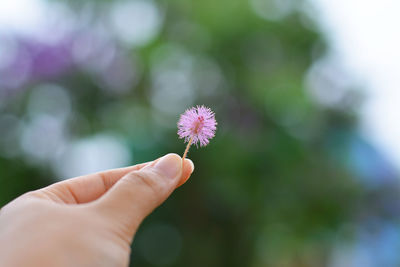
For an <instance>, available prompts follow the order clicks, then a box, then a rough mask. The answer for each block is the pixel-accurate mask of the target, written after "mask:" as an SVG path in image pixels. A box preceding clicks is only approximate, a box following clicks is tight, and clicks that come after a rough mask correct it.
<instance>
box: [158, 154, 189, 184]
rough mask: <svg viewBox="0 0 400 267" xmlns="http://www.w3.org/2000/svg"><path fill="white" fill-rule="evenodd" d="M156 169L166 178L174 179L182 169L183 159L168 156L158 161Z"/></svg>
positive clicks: (175, 155)
mask: <svg viewBox="0 0 400 267" xmlns="http://www.w3.org/2000/svg"><path fill="white" fill-rule="evenodd" d="M154 168H155V169H156V170H157V172H158V173H160V174H161V175H164V176H165V177H166V178H169V179H174V178H176V177H177V176H178V174H179V173H180V172H181V169H182V158H181V157H180V156H178V155H177V154H168V155H165V156H164V157H162V158H161V159H160V160H158V161H157V163H156V165H155V166H154Z"/></svg>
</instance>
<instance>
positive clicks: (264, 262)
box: [0, 0, 364, 267]
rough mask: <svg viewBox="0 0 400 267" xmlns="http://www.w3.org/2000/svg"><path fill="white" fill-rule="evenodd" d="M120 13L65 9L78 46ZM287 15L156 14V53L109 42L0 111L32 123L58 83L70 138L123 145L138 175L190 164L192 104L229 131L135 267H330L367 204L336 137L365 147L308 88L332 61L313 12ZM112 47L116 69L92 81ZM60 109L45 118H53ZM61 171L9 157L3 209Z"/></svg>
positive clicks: (204, 158)
mask: <svg viewBox="0 0 400 267" xmlns="http://www.w3.org/2000/svg"><path fill="white" fill-rule="evenodd" d="M114 2H115V1H92V2H91V1H61V3H64V4H66V5H67V6H68V7H70V8H71V10H74V12H75V16H76V17H75V19H76V20H77V22H78V24H79V23H82V25H81V26H82V29H79V28H78V30H77V31H76V33H74V34H72V35H71V36H69V38H70V40H74V39H76V38H81V37H82V36H83V37H86V36H90V33H91V31H92V29H93V32H95V30H94V29H97V28H96V27H98V26H99V25H103V26H104V25H107V23H108V17H107V16H108V15H107V14H108V13H107V11H108V9H109V7H110V5H112V4H113V3H114ZM253 2H260V1H253ZM265 2H268V1H267V0H266V1H265ZM286 2H288V3H290V5H293V6H294V7H293V10H291V11H290V12H288V13H287V14H286V15H284V16H282V17H280V18H279V19H273V20H268V19H264V18H262V17H260V16H258V15H257V14H256V13H257V12H255V10H254V6H253V5H252V4H251V3H250V2H249V1H245V0H234V1H228V0H222V1H217V2H216V1H211V0H202V1H184V0H171V1H158V2H150V3H152V4H153V5H156V6H158V8H159V9H158V10H160V12H159V16H160V17H161V27H160V30H159V32H158V34H157V35H156V36H155V37H154V38H153V39H152V40H151V41H149V42H147V43H146V44H145V45H137V46H136V45H129V44H127V43H124V42H121V41H120V40H118V38H117V37H116V36H114V34H113V32H112V30H110V32H111V33H109V36H108V35H107V36H108V37H107V38H105V40H106V41H104V40H103V41H104V43H105V44H106V45H104V43H97V44H96V43H95V44H93V46H94V47H95V46H96V45H97V46H99V47H97V48H96V47H95V48H93V47H92V48H90V49H92V50H93V51H95V49H98V50H96V51H97V52H93V53H94V55H93V56H92V58H90V60H92V61H93V62H94V63H91V61H90V60H89V59H88V60H87V61H86V60H85V62H83V64H82V63H81V65H79V64H77V63H76V62H75V63H72V64H70V65H69V66H68V68H65V69H63V70H62V71H61V72H60V73H57V74H56V75H50V76H37V77H32V78H31V79H30V80H29V81H28V82H26V83H25V84H24V86H23V88H25V89H26V90H17V91H16V92H12V93H7V102H6V103H5V102H4V101H3V104H2V105H1V106H0V108H1V112H2V113H3V114H12V115H13V116H15V117H18V118H19V119H20V120H22V121H23V123H24V124H25V125H26V124H29V122H30V120H31V119H32V118H31V117H30V116H31V115H30V113H29V103H30V102H29V101H30V100H29V99H30V97H31V95H32V94H33V92H34V91H35V90H36V89H35V88H37V87H38V86H40V85H41V84H44V83H46V84H48V83H50V84H57V85H59V86H61V87H62V88H67V92H68V96H69V98H70V102H71V114H70V115H69V116H68V117H67V119H65V127H64V128H63V131H64V135H65V136H67V139H68V140H69V141H71V142H72V141H74V140H80V139H82V138H88V137H91V136H95V135H96V134H99V133H112V134H113V135H115V136H118V138H120V139H121V140H123V142H124V144H125V145H126V147H127V148H128V151H129V153H130V154H131V155H132V157H131V158H133V159H134V160H132V162H129V163H131V164H134V163H137V162H142V161H148V160H152V159H154V158H156V157H158V156H160V155H163V154H164V153H168V152H176V153H181V152H182V151H183V149H184V144H183V143H182V142H181V141H180V140H178V139H177V136H176V121H177V119H178V116H179V114H180V113H181V112H183V111H184V109H185V108H187V107H189V106H191V105H194V104H204V105H207V106H210V107H211V108H212V109H213V110H215V112H216V117H217V120H218V123H219V128H218V131H217V135H216V138H215V140H212V142H211V144H210V145H209V146H208V147H205V148H202V149H201V150H197V149H195V148H192V149H191V151H190V153H189V157H190V158H191V159H192V160H193V161H194V163H195V166H196V169H195V172H194V174H193V175H192V178H191V180H190V181H188V182H187V184H185V185H184V186H182V187H181V188H179V189H178V190H177V191H176V192H175V193H174V194H173V195H172V196H171V198H170V199H168V200H167V202H166V203H165V204H164V205H162V207H160V208H158V209H157V210H156V211H155V212H154V213H153V214H152V215H151V216H150V217H149V218H147V219H146V220H145V222H144V223H143V225H142V227H141V229H140V230H139V232H138V233H137V236H136V241H135V243H134V245H133V253H132V265H133V266H192V267H195V266H210V267H212V266H254V267H258V266H324V265H326V264H327V262H328V260H329V255H330V251H331V250H332V248H333V246H334V242H335V240H336V238H337V237H335V236H336V233H337V231H338V230H340V229H341V227H342V226H343V225H345V224H346V223H349V222H351V221H352V220H353V219H354V214H355V213H357V210H358V209H360V206H359V205H358V204H359V203H360V202H361V201H362V196H363V192H364V188H363V186H362V185H361V184H360V182H359V180H357V179H354V178H355V177H354V173H353V172H351V171H350V170H349V168H348V166H347V165H346V164H347V163H346V162H343V161H341V160H340V157H342V156H343V157H344V154H345V153H346V151H347V149H346V142H343V141H339V144H338V143H337V142H336V141H337V139H335V137H337V133H345V139H346V138H347V139H348V138H350V137H349V136H351V135H353V134H354V132H353V128H354V126H355V123H356V116H355V115H354V114H353V113H352V112H351V111H349V110H343V109H327V108H324V107H322V106H320V105H319V104H317V103H316V102H315V101H314V100H313V99H311V98H310V95H309V94H308V93H307V90H306V88H305V85H304V84H305V83H304V79H305V75H306V73H307V71H308V70H309V68H310V67H311V65H312V64H313V62H315V61H316V60H318V59H319V58H320V57H321V56H322V55H323V52H324V51H325V48H324V47H325V46H324V40H323V39H322V37H321V36H320V34H319V33H318V32H317V31H316V27H315V25H313V24H312V22H311V21H310V19H309V18H307V16H306V15H305V14H304V13H303V12H301V11H300V6H301V3H302V1H299V2H297V1H286ZM275 8H278V7H275ZM278 11H279V10H277V11H276V12H278ZM270 12H272V13H273V12H274V11H270ZM83 22H84V23H83ZM105 28H106V29H108V28H107V26H105ZM80 30H81V31H80ZM85 31H86V32H85ZM86 34H87V35H86ZM66 39H67V40H68V38H66ZM109 43H111V46H112V47H113V49H115V50H114V52H113V53H114V54H113V55H114V58H117V59H118V58H119V61H115V63H110V65H108V66H107V67H105V68H104V69H102V71H101V72H96V71H93V70H90V68H94V69H95V67H96V66H97V65H99V64H100V63H101V62H100V63H98V62H97V63H96V61H95V59H96V58H102V56H104V54H105V53H106V52H103V51H105V50H106V49H111V48H109V47H108V46H107V45H109ZM75 49H78V51H79V50H80V49H81V50H83V49H84V48H83V47H81V46H77V48H75ZM90 49H89V50H90ZM85 53H86V52H85ZM96 53H98V54H96ZM65 57H67V56H65ZM54 64H55V63H54ZM85 64H88V65H85ZM90 64H92V65H90ZM113 64H114V65H113ZM100 65H101V64H100ZM88 66H89V67H90V68H89V67H88ZM124 71H127V73H128V74H127V75H128V76H126V75H125V74H124ZM99 73H100V74H99ZM131 73H134V75H133V78H132V77H131V76H129V75H130V74H131ZM120 82H122V85H121V84H120ZM115 88H117V89H115ZM121 88H122V89H121ZM160 88H161V89H160ZM3 96H4V94H3ZM160 99H161V100H160ZM52 101H54V100H53V99H50V98H49V99H44V103H51V102H52ZM46 105H47V104H46ZM53 108H54V109H56V108H57V107H52V106H51V105H50V109H49V110H48V111H45V112H47V113H49V114H50V115H51V114H53ZM3 125H4V124H3ZM0 134H1V133H0ZM3 134H5V132H3ZM46 134H47V135H48V136H51V135H52V134H53V132H51V131H48V132H47V133H46ZM21 135H23V133H21ZM66 146H69V143H67V145H66ZM44 147H46V144H45V145H44ZM340 147H342V150H340ZM15 149H16V150H18V151H19V150H21V149H20V148H15ZM335 149H336V150H335ZM22 150H23V149H22ZM335 151H339V152H338V153H339V154H335ZM78 156H79V154H78ZM54 158H55V159H56V161H58V163H56V166H58V165H60V164H61V165H63V164H64V162H63V161H62V157H61V158H57V156H56V153H55V152H54ZM52 160H53V158H52V157H50V159H48V160H47V161H46V160H45V161H39V162H38V161H35V160H33V161H32V159H31V158H30V157H27V156H26V155H24V153H23V151H22V152H20V153H17V154H16V155H13V156H5V155H3V156H1V155H0V169H1V175H0V184H1V187H0V193H1V194H0V196H1V197H0V204H1V205H3V204H5V203H7V202H8V201H10V200H11V199H13V198H15V197H17V196H18V195H20V194H22V193H24V192H26V191H28V190H32V189H36V188H40V187H42V186H44V185H46V184H49V183H51V182H53V181H55V179H54V177H56V176H57V175H58V174H59V173H58V172H57V168H56V167H54V165H53V164H54V162H53V161H52ZM65 164H66V163H65ZM83 164H84V163H83ZM65 166H66V167H67V168H68V165H65Z"/></svg>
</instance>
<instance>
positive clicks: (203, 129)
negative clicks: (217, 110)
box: [178, 106, 217, 156]
mask: <svg viewBox="0 0 400 267" xmlns="http://www.w3.org/2000/svg"><path fill="white" fill-rule="evenodd" d="M216 125H217V122H216V120H215V115H214V112H212V110H211V109H209V108H207V107H205V106H197V107H193V108H190V109H187V110H186V111H185V113H183V114H182V115H181V117H180V119H179V122H178V135H179V138H184V139H185V142H189V144H188V147H189V146H190V145H191V144H192V143H193V144H196V145H198V143H200V146H206V145H207V144H208V143H209V142H210V141H209V140H210V139H211V138H213V137H214V136H215V130H216V129H217V127H216ZM188 147H187V148H188ZM184 156H186V153H185V155H184Z"/></svg>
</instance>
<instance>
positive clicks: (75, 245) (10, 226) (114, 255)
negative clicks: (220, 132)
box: [0, 154, 194, 267]
mask: <svg viewBox="0 0 400 267" xmlns="http://www.w3.org/2000/svg"><path fill="white" fill-rule="evenodd" d="M193 169H194V165H193V163H192V161H190V160H188V159H185V160H184V161H183V162H182V159H181V158H180V157H179V156H178V155H176V154H168V155H166V156H164V157H162V158H159V159H157V160H155V161H152V162H148V163H143V164H139V165H136V166H131V167H127V168H122V169H114V170H108V171H104V172H99V173H95V174H90V175H86V176H80V177H77V178H73V179H69V180H65V181H62V182H59V183H55V184H52V185H50V186H48V187H45V188H42V189H40V190H36V191H32V192H28V193H26V194H24V195H22V196H20V197H18V198H17V199H15V200H13V201H12V202H10V203H9V204H7V205H6V206H4V207H3V208H2V209H1V210H0V248H1V249H0V262H1V266H9V267H13V266H18V267H20V266H44V267H46V266H96V267H98V266H100V267H101V266H127V265H128V263H129V255H130V244H131V242H132V240H133V236H134V234H135V232H136V231H137V229H138V227H139V225H140V223H141V222H142V220H143V219H144V218H145V217H146V216H147V215H148V214H149V213H150V212H152V211H153V210H154V209H155V208H156V207H157V206H159V205H160V204H161V203H162V202H163V201H165V200H166V198H167V197H168V196H169V195H170V194H171V193H172V191H173V190H174V189H175V188H176V187H178V186H180V185H181V184H183V183H184V182H186V181H187V179H189V177H190V175H191V173H192V172H193Z"/></svg>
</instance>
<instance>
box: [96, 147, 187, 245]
mask: <svg viewBox="0 0 400 267" xmlns="http://www.w3.org/2000/svg"><path fill="white" fill-rule="evenodd" d="M185 163H187V162H185ZM189 165H190V164H189ZM190 166H191V168H192V165H190ZM182 172H183V164H182V158H181V157H180V156H178V155H177V154H168V155H165V156H164V157H162V158H160V159H158V160H156V161H154V162H153V163H151V164H149V165H146V166H145V167H144V168H142V169H140V170H136V171H132V172H130V173H128V174H127V175H125V176H124V177H123V178H121V179H120V180H119V181H118V182H117V183H116V184H115V185H114V186H113V187H112V188H111V189H110V190H109V191H108V192H107V193H106V194H104V195H103V196H102V197H101V198H100V199H99V200H98V202H97V203H96V205H95V208H96V209H98V210H99V211H100V213H102V214H103V215H105V216H106V217H107V218H108V219H111V221H112V223H115V224H116V225H121V224H122V227H123V228H124V230H126V231H127V233H126V234H128V236H133V234H134V232H135V231H136V229H137V227H138V226H139V224H140V223H141V221H142V220H143V219H144V218H145V217H146V216H147V215H148V214H149V213H150V212H152V211H153V210H154V209H155V208H156V207H157V206H159V205H160V204H161V203H162V202H164V201H165V199H167V197H168V196H169V195H170V194H171V193H172V191H173V190H174V189H175V188H176V186H177V185H178V183H179V182H180V180H181V176H182ZM130 238H131V237H130Z"/></svg>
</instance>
